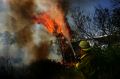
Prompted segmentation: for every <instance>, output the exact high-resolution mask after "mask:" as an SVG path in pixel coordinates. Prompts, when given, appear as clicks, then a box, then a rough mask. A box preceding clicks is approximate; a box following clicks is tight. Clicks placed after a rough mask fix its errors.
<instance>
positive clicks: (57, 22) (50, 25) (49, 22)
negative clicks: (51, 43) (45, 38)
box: [34, 12, 70, 39]
mask: <svg viewBox="0 0 120 79" xmlns="http://www.w3.org/2000/svg"><path fill="white" fill-rule="evenodd" d="M34 22H35V23H38V24H43V25H44V26H45V27H46V28H47V30H48V32H50V33H51V34H54V33H57V34H63V35H64V36H65V37H66V38H67V39H70V28H69V26H68V24H67V23H66V22H65V20H64V19H63V16H58V17H55V18H54V19H53V18H52V17H51V16H49V14H48V13H47V12H43V13H39V14H38V15H37V16H35V17H34Z"/></svg>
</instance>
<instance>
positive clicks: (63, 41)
mask: <svg viewBox="0 0 120 79" xmlns="http://www.w3.org/2000/svg"><path fill="white" fill-rule="evenodd" d="M47 2H48V4H52V5H51V8H49V9H48V10H47V11H42V12H38V13H37V14H35V15H34V17H33V21H34V22H35V23H37V24H42V25H44V27H45V28H46V29H47V30H48V32H49V33H50V34H52V35H53V36H55V37H56V38H57V39H58V43H59V44H60V47H61V52H62V55H63V59H64V57H65V54H66V53H69V54H70V52H69V51H67V49H69V48H71V49H72V51H73V53H74V50H73V48H72V45H71V33H70V32H71V30H70V27H69V24H68V23H67V20H66V18H65V16H66V12H65V11H64V10H66V9H65V8H63V6H64V5H62V4H61V3H63V2H64V1H62V0H60V3H59V1H57V2H53V3H49V2H50V1H47ZM69 54H68V55H69ZM74 54H75V53H74Z"/></svg>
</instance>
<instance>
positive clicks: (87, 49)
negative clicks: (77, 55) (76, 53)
mask: <svg viewBox="0 0 120 79" xmlns="http://www.w3.org/2000/svg"><path fill="white" fill-rule="evenodd" d="M82 50H83V51H89V50H91V48H90V47H89V48H86V49H82Z"/></svg>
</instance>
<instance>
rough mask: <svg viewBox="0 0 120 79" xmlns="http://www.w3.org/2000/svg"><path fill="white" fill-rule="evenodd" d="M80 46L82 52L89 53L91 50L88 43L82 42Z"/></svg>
mask: <svg viewBox="0 0 120 79" xmlns="http://www.w3.org/2000/svg"><path fill="white" fill-rule="evenodd" d="M79 46H80V47H81V49H82V50H84V51H88V50H90V44H89V42H87V41H85V40H84V41H80V43H79Z"/></svg>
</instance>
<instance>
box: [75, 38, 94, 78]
mask: <svg viewBox="0 0 120 79" xmlns="http://www.w3.org/2000/svg"><path fill="white" fill-rule="evenodd" d="M79 47H80V52H79V61H78V62H77V63H76V65H75V68H76V70H77V72H79V78H80V79H96V78H95V76H94V74H95V69H94V55H93V54H92V52H91V47H90V44H89V42H87V41H85V40H83V41H80V43H79ZM79 78H78V79H79Z"/></svg>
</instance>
